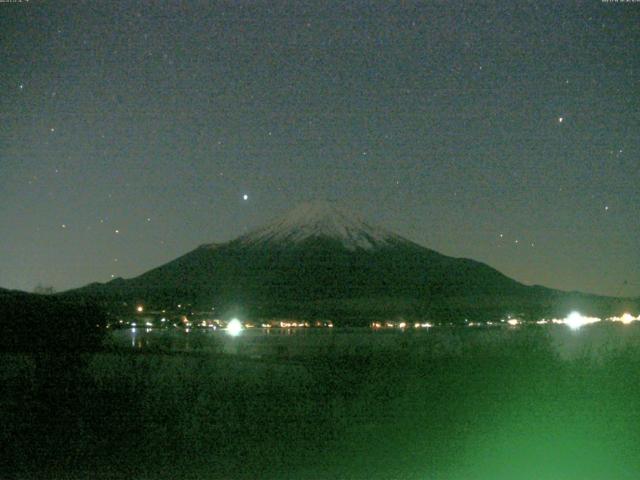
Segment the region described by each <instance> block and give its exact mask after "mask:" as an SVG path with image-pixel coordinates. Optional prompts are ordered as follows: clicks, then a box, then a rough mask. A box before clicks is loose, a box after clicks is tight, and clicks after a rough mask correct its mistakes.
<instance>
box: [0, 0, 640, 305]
mask: <svg viewBox="0 0 640 480" xmlns="http://www.w3.org/2000/svg"><path fill="white" fill-rule="evenodd" d="M344 3H345V4H343V5H339V4H328V3H326V2H324V1H320V0H318V1H312V2H308V3H305V2H278V1H275V2H228V3H222V2H219V3H217V4H215V5H214V2H197V1H193V2H186V1H185V2H149V3H147V2H141V1H136V2H128V1H114V2H106V1H104V2H78V3H74V2H67V1H65V2H60V1H51V2H40V1H33V0H32V1H30V2H26V1H23V2H20V3H6V2H3V3H0V38H1V39H2V40H1V42H2V43H1V49H0V86H1V90H0V115H1V121H2V123H1V124H0V286H1V287H4V288H17V289H24V290H32V289H33V288H34V287H35V286H36V285H37V284H38V283H40V284H43V285H52V286H54V287H55V288H56V289H57V290H63V289H66V288H71V287H77V286H81V285H84V284H87V283H89V282H92V281H108V280H110V279H111V278H113V277H117V276H122V277H125V278H127V277H131V276H134V275H138V274H140V273H142V272H144V271H146V270H148V269H150V268H152V267H155V266H158V265H160V264H162V263H165V262H167V261H169V260H172V259H174V258H175V257H177V256H179V255H181V254H184V253H186V252H188V251H190V250H192V249H193V248H195V247H196V246H198V245H199V244H202V243H209V242H220V241H227V240H230V239H232V238H234V237H236V236H238V235H240V234H242V233H245V232H247V231H248V230H250V229H252V228H254V227H256V226H258V225H261V224H262V223H264V222H266V221H268V220H270V219H271V218H272V217H274V216H277V215H280V214H282V213H284V212H285V211H286V210H288V209H290V208H292V207H294V206H296V205H297V204H299V203H300V202H303V201H308V200H314V199H329V200H334V201H337V202H338V203H340V204H341V205H343V206H346V207H347V208H348V209H350V210H352V211H354V212H357V213H358V214H360V215H361V216H362V217H364V218H366V219H368V220H370V221H371V223H374V224H378V225H381V226H384V227H386V228H388V229H391V230H393V231H395V232H397V233H398V234H400V235H403V236H406V237H407V238H409V239H411V240H413V241H416V242H418V243H420V244H422V245H424V246H427V247H430V248H433V249H435V250H437V251H440V252H442V253H445V254H448V255H453V256H460V257H470V258H473V259H476V260H479V261H483V262H485V263H488V264H489V265H491V266H493V267H495V268H497V269H498V270H500V271H502V272H504V273H505V274H507V275H509V276H511V277H513V278H515V279H517V280H519V281H522V282H525V283H529V284H533V283H537V284H543V285H547V286H551V287H556V288H562V289H566V290H582V291H586V292H596V293H602V294H609V295H625V296H626V295H640V193H639V192H640V3H627V4H621V3H603V2H601V1H600V0H590V1H584V2H552V3H545V2H542V1H535V2H529V3H525V2H511V1H503V2H497V3H495V2H482V4H481V5H480V4H476V2H474V4H473V5H472V4H471V2H464V3H463V2H442V3H425V4H418V3H415V4H414V3H412V2H403V3H402V5H399V4H398V5H396V6H391V5H390V4H391V3H393V2H380V3H373V2H369V1H362V2H344ZM160 4H162V5H160Z"/></svg>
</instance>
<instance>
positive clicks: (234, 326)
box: [227, 318, 242, 337]
mask: <svg viewBox="0 0 640 480" xmlns="http://www.w3.org/2000/svg"><path fill="white" fill-rule="evenodd" d="M240 332H242V323H241V322H240V320H238V319H237V318H234V319H232V320H231V321H229V323H227V333H228V334H229V335H231V336H232V337H237V336H238V335H240Z"/></svg>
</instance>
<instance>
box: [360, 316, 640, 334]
mask: <svg viewBox="0 0 640 480" xmlns="http://www.w3.org/2000/svg"><path fill="white" fill-rule="evenodd" d="M602 321H603V319H601V318H598V317H587V316H584V315H582V314H580V313H578V312H571V313H570V314H569V315H567V316H566V317H565V318H552V319H545V318H543V319H541V320H538V321H531V322H530V321H525V320H521V319H519V318H512V317H510V316H509V317H507V318H506V319H502V320H500V321H499V322H469V321H467V320H465V323H464V325H465V326H467V327H481V326H494V325H496V326H499V325H505V324H506V325H508V326H510V327H517V326H518V325H547V324H557V325H566V326H568V327H569V328H571V329H572V330H578V329H579V328H581V327H583V326H585V325H590V324H592V323H598V322H602ZM604 321H607V322H619V323H622V324H624V325H629V324H630V323H632V322H638V321H640V315H638V316H637V317H634V316H633V315H631V314H630V313H624V314H623V315H621V316H619V317H609V318H606V319H605V320H604ZM433 326H434V325H433V324H432V323H413V324H411V323H409V322H405V321H400V322H373V323H372V324H371V328H372V329H374V330H381V329H400V330H405V329H407V328H414V329H422V328H431V327H433Z"/></svg>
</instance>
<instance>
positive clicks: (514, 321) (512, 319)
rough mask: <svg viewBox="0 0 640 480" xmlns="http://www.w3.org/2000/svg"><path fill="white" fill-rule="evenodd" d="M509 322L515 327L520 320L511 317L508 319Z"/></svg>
mask: <svg viewBox="0 0 640 480" xmlns="http://www.w3.org/2000/svg"><path fill="white" fill-rule="evenodd" d="M507 323H508V324H509V325H511V326H512V327H515V326H516V325H518V324H519V323H520V321H519V320H518V319H517V318H510V319H509V320H507Z"/></svg>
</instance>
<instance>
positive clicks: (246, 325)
mask: <svg viewBox="0 0 640 480" xmlns="http://www.w3.org/2000/svg"><path fill="white" fill-rule="evenodd" d="M136 312H137V313H142V312H144V307H143V306H142V305H138V306H137V307H136ZM602 321H603V319H601V318H598V317H587V316H585V315H582V314H580V313H578V312H571V313H570V314H569V315H567V316H566V317H565V318H552V319H545V318H543V319H541V320H537V321H525V320H521V319H518V318H513V317H511V316H508V317H507V318H506V319H502V320H500V321H499V322H469V321H468V320H465V325H466V326H468V327H480V326H494V325H504V324H506V325H508V326H510V327H517V326H519V325H532V324H535V325H547V324H558V325H566V326H568V327H569V328H571V329H572V330H578V329H579V328H581V327H583V326H585V325H590V324H593V323H598V322H602ZM605 321H608V322H618V323H622V324H623V325H629V324H631V323H633V322H638V321H640V315H638V316H637V317H634V316H633V315H631V314H630V313H624V314H622V315H621V316H619V317H608V318H606V319H605ZM161 322H162V323H164V322H166V318H164V317H163V318H162V319H161ZM120 323H123V322H122V320H121V321H120ZM182 323H183V326H184V327H186V331H187V332H188V331H189V327H191V326H192V325H193V326H197V327H211V328H214V329H218V328H220V329H222V330H225V331H226V332H227V333H228V334H229V335H231V336H233V337H235V336H238V335H240V333H241V332H242V331H243V330H245V329H251V328H256V327H257V325H255V324H253V323H251V322H242V321H240V320H238V319H237V318H232V319H231V320H229V321H228V322H222V321H220V320H213V321H206V320H203V321H201V322H198V323H195V324H194V323H193V322H191V321H189V320H188V319H187V317H186V316H183V317H182ZM130 325H131V326H132V327H135V326H136V323H135V322H132V323H131V324H130ZM173 325H174V326H177V324H173ZM145 326H147V327H152V326H153V324H152V323H151V322H146V324H145ZM312 326H313V327H328V328H333V322H331V321H328V322H315V323H314V324H310V323H309V322H307V321H297V322H296V321H276V322H271V323H262V324H260V327H262V328H309V327H312ZM433 326H434V324H433V323H429V322H415V323H409V322H406V321H399V322H390V321H388V322H373V323H371V328H372V329H373V330H381V329H400V330H405V329H407V328H414V329H429V328H432V327H433Z"/></svg>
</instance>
